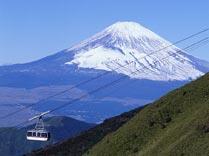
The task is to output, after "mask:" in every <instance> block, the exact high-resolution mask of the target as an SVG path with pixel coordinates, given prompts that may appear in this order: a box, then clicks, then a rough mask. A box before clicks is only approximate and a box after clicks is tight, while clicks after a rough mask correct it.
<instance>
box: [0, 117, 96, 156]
mask: <svg viewBox="0 0 209 156" xmlns="http://www.w3.org/2000/svg"><path fill="white" fill-rule="evenodd" d="M44 121H45V126H46V128H47V130H49V131H50V133H51V140H50V141H49V142H33V141H27V140H26V131H27V130H28V129H33V128H34V125H30V126H27V127H23V128H20V129H18V128H13V127H8V128H0V155H2V156H11V155H12V156H20V155H23V154H25V153H27V152H29V151H31V150H35V149H38V148H41V147H45V146H47V145H50V144H54V143H56V142H58V141H61V140H65V139H66V138H69V137H74V136H75V135H78V134H79V133H81V132H82V131H84V130H87V129H89V128H92V127H94V126H95V124H91V123H85V122H82V121H78V120H75V119H72V118H68V117H62V116H56V117H50V118H47V119H46V120H44Z"/></svg>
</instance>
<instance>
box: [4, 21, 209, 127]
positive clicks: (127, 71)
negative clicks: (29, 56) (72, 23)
mask: <svg viewBox="0 0 209 156" xmlns="http://www.w3.org/2000/svg"><path fill="white" fill-rule="evenodd" d="M170 45H171V43H170V42H168V41H166V40H165V39H163V38H161V37H160V36H158V35H157V34H155V33H154V32H152V31H150V30H148V29H147V28H145V27H143V26H142V25H140V24H138V23H135V22H117V23H115V24H113V25H111V26H109V27H107V28H106V29H104V30H103V31H101V32H99V33H97V34H96V35H94V36H92V37H90V38H89V39H87V40H84V41H82V42H81V43H79V44H77V45H75V46H73V47H71V48H69V49H65V50H62V51H60V52H58V53H56V54H54V55H51V56H47V57H45V58H43V59H40V60H37V61H34V62H30V63H25V64H14V65H8V66H0V105H1V106H2V107H4V109H2V110H3V112H0V113H1V114H7V113H8V112H12V111H14V110H16V109H19V108H22V107H25V106H27V105H28V104H31V103H37V102H38V101H39V100H41V99H44V98H46V97H48V96H51V95H53V94H56V93H57V92H60V91H62V90H65V89H67V88H69V87H72V86H74V85H76V84H78V83H80V82H82V81H86V80H88V79H91V78H94V77H95V76H98V75H100V74H103V73H104V72H108V74H106V75H105V76H103V77H101V78H99V79H96V80H94V81H91V82H89V83H87V84H85V85H81V86H79V87H77V88H74V89H73V90H71V91H69V92H67V93H65V94H63V95H60V96H57V97H54V98H52V99H50V100H48V101H47V102H45V103H37V104H36V105H35V106H34V107H32V108H31V109H27V111H26V112H25V113H24V112H23V113H22V114H20V115H17V116H16V117H14V122H15V119H17V118H21V116H25V115H26V114H27V116H31V115H33V114H34V112H40V111H42V112H43V111H45V110H48V109H52V108H55V107H57V106H58V105H60V104H62V103H66V102H67V101H69V100H72V99H74V98H76V97H79V95H82V94H88V92H89V91H91V90H92V89H95V88H97V87H99V86H102V85H104V84H106V83H108V82H111V81H112V80H116V79H117V78H119V77H121V76H126V80H125V81H123V82H120V83H119V84H117V85H115V86H112V87H110V88H108V89H105V90H103V91H101V92H98V93H96V94H94V95H89V96H88V97H87V98H85V99H83V100H81V101H80V102H78V103H75V104H73V105H70V106H68V107H66V108H65V109H62V110H59V111H58V112H56V115H67V116H71V117H75V118H77V119H80V120H85V121H87V122H101V121H103V120H104V119H106V118H108V117H111V116H114V115H117V114H119V113H122V112H124V111H128V110H130V109H132V108H135V107H137V106H141V105H144V104H146V103H149V102H151V101H153V100H155V99H157V98H159V97H160V96H162V95H163V94H165V93H167V92H168V91H170V90H173V89H175V88H177V87H180V86H182V85H184V84H185V83H187V82H189V81H191V80H193V79H196V78H197V77H199V76H202V75H204V74H205V73H206V72H208V71H209V63H208V62H207V61H204V60H200V59H198V58H196V57H193V56H191V55H189V54H187V53H186V52H184V51H183V50H181V49H179V48H178V47H176V46H170ZM165 47H167V48H165ZM164 58H166V59H164ZM5 110H6V111H5ZM5 112H6V113H5ZM8 121H10V124H13V122H11V121H13V120H11V119H10V120H7V121H6V120H5V121H4V123H6V124H8V123H9V122H8ZM0 122H1V121H0ZM1 124H3V123H1Z"/></svg>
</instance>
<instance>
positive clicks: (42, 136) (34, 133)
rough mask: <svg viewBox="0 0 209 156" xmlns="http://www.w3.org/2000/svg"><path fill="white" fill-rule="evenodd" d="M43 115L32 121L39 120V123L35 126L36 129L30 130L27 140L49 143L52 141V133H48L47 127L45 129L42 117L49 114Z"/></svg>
mask: <svg viewBox="0 0 209 156" xmlns="http://www.w3.org/2000/svg"><path fill="white" fill-rule="evenodd" d="M47 113H48V112H46V113H43V114H41V115H39V116H36V117H33V118H32V119H30V120H34V119H36V118H38V121H37V123H36V125H35V128H34V129H32V130H28V131H27V134H26V138H27V140H31V141H49V139H50V132H48V131H47V130H46V129H45V127H44V122H43V119H42V116H43V115H45V114H47Z"/></svg>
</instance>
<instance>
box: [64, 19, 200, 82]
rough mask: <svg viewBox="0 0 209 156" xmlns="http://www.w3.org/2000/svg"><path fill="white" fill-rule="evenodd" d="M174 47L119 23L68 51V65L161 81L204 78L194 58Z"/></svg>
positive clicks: (136, 27) (143, 30)
mask: <svg viewBox="0 0 209 156" xmlns="http://www.w3.org/2000/svg"><path fill="white" fill-rule="evenodd" d="M170 44H171V43H170V42H168V41H166V40H165V39H163V38H161V37H160V36H158V35H157V34H155V33H154V32H152V31H150V30H149V29H147V28H145V27H143V26H142V25H140V24H138V23H135V22H117V23H115V24H113V25H111V26H109V27H107V28H106V29H104V30H103V31H101V32H99V33H97V34H96V35H94V36H92V37H90V38H89V39H87V40H84V41H83V42H81V43H80V44H78V45H75V46H73V47H72V48H70V49H68V52H72V53H73V54H74V57H73V59H72V60H69V62H66V64H77V65H78V67H79V68H92V69H100V70H106V71H115V72H117V73H121V74H125V75H128V76H129V77H131V78H137V79H149V80H159V81H168V80H189V79H195V78H197V77H199V76H201V75H203V74H204V73H203V72H202V71H200V70H198V68H197V67H196V66H195V62H193V61H192V58H193V57H192V56H190V55H188V54H186V53H184V52H182V51H181V50H180V49H179V48H177V47H176V46H170V47H168V46H169V45H170ZM165 47H168V48H166V49H163V48H165ZM162 49H163V50H162ZM150 53H152V55H149V56H147V55H148V54H150ZM164 58H166V59H164ZM119 67H121V68H119ZM115 69H117V70H115ZM134 71H135V72H134ZM136 71H137V72H136Z"/></svg>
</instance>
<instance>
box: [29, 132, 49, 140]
mask: <svg viewBox="0 0 209 156" xmlns="http://www.w3.org/2000/svg"><path fill="white" fill-rule="evenodd" d="M26 137H27V140H32V141H48V140H49V139H50V133H49V132H48V131H46V130H36V129H33V130H28V131H27V136H26Z"/></svg>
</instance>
